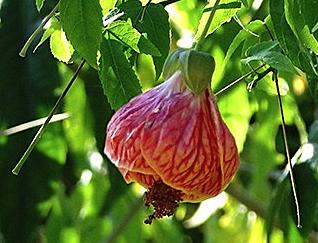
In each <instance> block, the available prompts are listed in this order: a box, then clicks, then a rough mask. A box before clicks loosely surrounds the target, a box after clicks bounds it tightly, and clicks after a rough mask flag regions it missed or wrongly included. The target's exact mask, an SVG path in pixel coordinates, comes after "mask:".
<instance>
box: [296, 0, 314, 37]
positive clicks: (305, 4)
mask: <svg viewBox="0 0 318 243" xmlns="http://www.w3.org/2000/svg"><path fill="white" fill-rule="evenodd" d="M300 9H301V13H302V16H303V17H304V22H305V25H308V28H309V30H310V32H312V33H313V32H315V27H316V28H317V27H318V15H317V9H318V2H317V1H312V0H301V1H300ZM316 39H317V36H316Z"/></svg>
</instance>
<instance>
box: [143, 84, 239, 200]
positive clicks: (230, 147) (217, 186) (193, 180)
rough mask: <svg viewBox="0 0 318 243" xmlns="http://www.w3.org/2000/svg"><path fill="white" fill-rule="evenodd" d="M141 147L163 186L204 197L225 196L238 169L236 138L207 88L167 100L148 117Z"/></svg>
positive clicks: (175, 95) (167, 97) (169, 97)
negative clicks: (222, 192) (224, 191)
mask: <svg viewBox="0 0 318 243" xmlns="http://www.w3.org/2000/svg"><path fill="white" fill-rule="evenodd" d="M140 143H141V152H142V155H143V156H144V158H145V160H146V161H147V163H148V164H149V165H150V166H151V167H152V168H153V170H154V171H155V172H156V173H157V174H158V175H159V176H160V178H161V179H162V180H163V182H164V183H166V184H167V185H169V186H171V187H173V188H175V189H178V190H181V191H183V192H184V193H186V194H189V195H197V196H198V197H199V198H200V197H202V198H206V197H212V196H215V195H217V194H218V193H220V192H221V191H222V190H223V189H224V187H225V186H226V185H227V184H228V183H229V182H230V180H231V179H232V177H233V175H234V173H235V172H236V170H237V168H238V165H239V160H238V154H237V148H236V145H235V141H234V138H233V136H232V135H231V133H230V132H229V130H228V128H227V127H226V125H225V124H224V122H223V121H222V119H221V117H220V114H219V112H218V110H217V107H216V105H215V103H214V100H213V98H212V96H211V95H210V93H209V91H208V90H207V91H206V92H205V93H203V94H202V95H199V96H194V95H193V94H192V93H191V92H183V93H179V94H173V95H171V96H166V97H165V98H164V99H162V100H161V103H160V106H158V107H157V112H156V113H154V112H152V113H151V114H150V115H149V116H148V117H147V121H146V123H145V126H144V129H143V130H142V137H141V141H140Z"/></svg>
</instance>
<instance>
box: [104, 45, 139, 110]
mask: <svg viewBox="0 0 318 243" xmlns="http://www.w3.org/2000/svg"><path fill="white" fill-rule="evenodd" d="M121 46H122V45H121V44H120V43H119V42H118V41H115V40H106V39H104V40H103V42H102V46H101V65H100V72H99V76H100V79H101V81H102V86H103V89H104V93H105V95H106V96H107V99H108V101H109V103H110V105H111V107H112V108H113V109H114V110H117V109H118V108H120V107H121V106H122V105H124V104H125V103H127V102H128V101H129V100H130V99H131V98H132V97H134V96H136V95H138V94H139V93H140V92H141V90H140V85H139V81H138V78H137V76H136V74H135V72H134V70H133V69H132V68H131V66H130V64H129V62H128V60H127V58H126V56H125V55H124V53H123V50H122V48H121Z"/></svg>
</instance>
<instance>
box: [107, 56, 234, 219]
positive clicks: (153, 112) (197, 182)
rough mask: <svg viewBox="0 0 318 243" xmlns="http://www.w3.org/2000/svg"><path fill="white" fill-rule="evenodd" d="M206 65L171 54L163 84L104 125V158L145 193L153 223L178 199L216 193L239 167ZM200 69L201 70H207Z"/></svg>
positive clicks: (205, 60)
mask: <svg viewBox="0 0 318 243" xmlns="http://www.w3.org/2000/svg"><path fill="white" fill-rule="evenodd" d="M213 67H214V60H213V58H212V57H211V56H209V55H207V54H205V53H202V52H197V51H192V50H191V51H188V50H186V51H185V50H178V51H176V52H174V53H173V54H172V55H171V56H170V58H168V60H167V61H166V64H165V67H164V73H163V74H164V76H165V77H166V79H167V80H166V81H165V82H163V83H162V84H160V85H158V86H157V87H155V88H153V89H151V90H149V91H148V92H146V93H143V94H140V95H139V96H137V97H135V98H133V99H132V100H131V101H129V102H128V103H127V104H126V105H124V106H123V107H121V108H120V109H119V110H118V111H117V112H116V113H115V115H114V116H113V117H112V119H111V120H110V122H109V124H108V127H107V136H106V143H105V154H106V155H107V156H108V157H109V159H110V160H111V161H112V162H113V163H114V164H115V165H116V166H117V167H118V169H119V171H120V172H121V174H122V175H123V177H124V179H125V180H126V182H127V183H130V182H133V181H134V182H138V183H139V184H141V185H142V186H144V187H145V188H147V189H148V192H147V193H146V196H145V203H146V205H147V206H149V205H150V204H152V205H153V206H154V207H155V213H154V214H152V215H150V216H149V218H148V220H146V221H145V222H146V223H151V221H152V219H154V218H161V217H162V216H165V215H171V214H173V212H174V210H175V209H176V207H177V206H178V204H179V202H180V201H189V202H197V201H202V200H204V199H207V198H210V197H213V196H216V195H217V194H219V193H220V192H222V191H223V190H224V189H225V187H226V186H227V185H228V184H229V182H230V181H231V179H232V178H233V176H234V174H235V172H236V171H237V169H238V166H239V158H238V152H237V148H236V144H235V140H234V138H233V136H232V134H231V133H230V131H229V129H228V128H227V126H226V125H225V123H224V122H223V120H222V118H221V116H220V113H219V111H218V108H217V105H216V103H215V100H214V97H213V95H212V92H211V90H210V80H211V77H212V72H213ZM207 69H208V70H207Z"/></svg>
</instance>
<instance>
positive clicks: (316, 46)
mask: <svg viewBox="0 0 318 243" xmlns="http://www.w3.org/2000/svg"><path fill="white" fill-rule="evenodd" d="M302 2H303V1H300V0H289V1H285V14H286V20H287V22H288V24H289V25H290V27H291V29H292V30H293V32H294V34H295V35H296V36H297V37H298V38H299V40H300V41H301V43H302V44H303V45H304V46H305V47H307V48H310V49H311V50H313V51H314V52H315V53H316V55H318V40H317V39H316V38H315V37H314V35H313V34H312V33H311V30H310V29H309V27H308V25H307V24H306V22H305V17H304V16H305V15H306V14H308V15H310V14H312V13H313V12H312V11H317V9H315V8H314V6H315V5H312V3H311V2H310V3H308V5H309V6H310V7H309V8H312V9H313V10H312V11H307V13H306V12H305V13H304V12H302V10H306V9H308V7H307V8H304V7H303V8H302V6H304V5H305V4H304V3H302ZM316 5H317V4H316ZM316 15H317V13H316V12H315V13H314V16H316ZM308 17H309V18H310V16H307V18H308ZM312 18H313V17H312Z"/></svg>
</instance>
